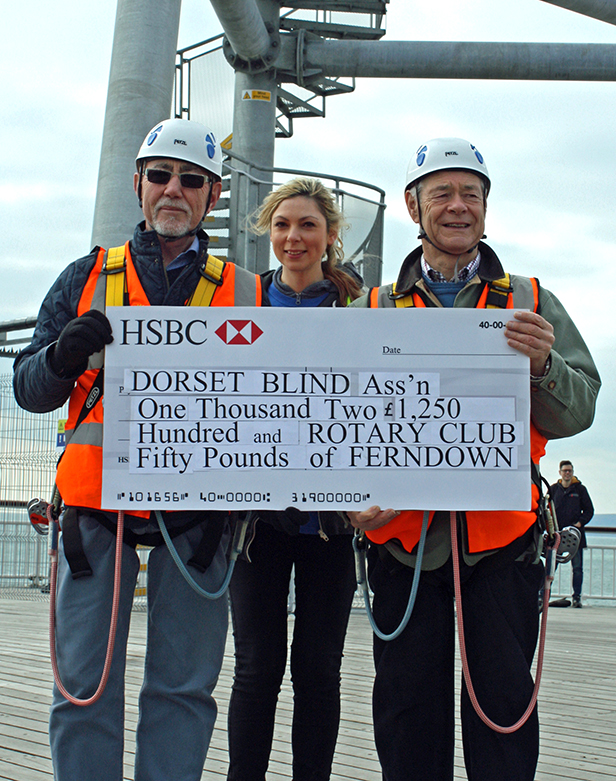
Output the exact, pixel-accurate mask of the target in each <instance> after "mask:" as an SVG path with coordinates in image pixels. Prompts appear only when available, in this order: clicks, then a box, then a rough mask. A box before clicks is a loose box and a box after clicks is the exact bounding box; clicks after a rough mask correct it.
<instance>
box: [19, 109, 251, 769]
mask: <svg viewBox="0 0 616 781" xmlns="http://www.w3.org/2000/svg"><path fill="white" fill-rule="evenodd" d="M136 164H137V172H136V174H135V177H134V184H135V192H136V194H137V196H138V198H139V202H140V205H141V206H142V209H143V214H144V217H145V220H144V222H142V223H141V224H139V225H138V226H137V227H136V228H135V232H134V234H133V237H132V239H131V240H130V241H129V242H127V243H126V246H125V247H121V248H116V250H112V251H107V252H106V251H105V250H102V249H100V248H98V247H97V248H95V249H94V250H93V251H92V252H91V253H90V254H89V255H86V256H85V257H83V258H81V259H80V260H77V261H75V262H74V263H71V264H70V265H69V266H68V267H67V268H66V269H65V270H64V271H63V272H62V274H61V275H60V277H59V278H58V280H57V281H56V282H55V284H54V285H53V287H52V288H51V290H50V291H49V293H48V294H47V297H46V298H45V300H44V301H43V304H42V307H41V310H40V313H39V316H38V321H37V325H36V329H35V332H34V336H33V339H32V342H31V343H30V345H28V347H26V348H25V349H24V350H23V351H22V352H21V353H20V355H19V356H18V357H17V359H16V361H15V366H14V371H15V375H14V388H15V396H16V399H17V401H18V403H19V404H20V405H21V406H22V407H24V408H25V409H27V410H30V411H31V412H49V411H51V410H54V409H58V408H59V407H61V406H62V405H63V404H64V402H65V401H66V400H67V399H69V398H70V405H69V419H68V422H67V440H68V444H67V447H66V449H65V451H64V454H63V456H62V459H61V461H60V463H59V465H58V472H57V479H56V483H57V486H58V489H59V491H60V493H61V495H62V498H63V501H64V505H65V508H66V509H65V511H64V513H63V515H62V517H61V525H62V536H61V542H60V546H59V569H58V593H57V610H56V619H57V620H56V624H57V628H56V647H57V656H58V667H59V673H60V678H61V679H62V683H63V685H64V686H65V687H66V690H67V691H68V693H69V694H70V695H72V696H74V697H76V698H80V699H87V698H90V697H91V696H92V695H93V693H94V692H95V691H96V689H97V686H98V683H99V681H100V679H101V674H102V671H103V664H104V661H105V655H106V647H107V639H108V630H109V616H110V611H111V602H112V592H113V573H114V562H115V558H116V557H115V546H116V530H117V514H116V513H115V512H110V511H107V510H105V508H103V507H101V479H102V457H101V455H102V452H101V451H102V424H103V405H102V403H100V402H98V403H95V404H94V406H93V407H88V405H87V404H86V400H87V399H88V398H94V396H95V394H96V392H97V388H98V394H99V397H100V395H102V394H101V391H102V385H100V384H101V383H102V373H101V370H102V367H103V362H104V361H103V355H104V354H103V348H104V346H105V345H106V344H109V343H110V342H111V341H112V340H113V334H112V333H111V327H110V324H109V321H108V320H107V317H106V316H105V314H104V312H105V306H106V305H111V304H123V305H125V306H126V305H128V306H147V305H153V306H154V305H155V306H161V305H163V306H167V305H169V306H184V305H200V306H204V305H212V306H229V305H233V304H237V305H244V306H249V305H258V304H259V303H260V290H261V287H260V280H259V278H258V277H256V276H255V275H254V274H252V273H250V272H248V271H246V270H244V269H242V268H239V267H235V266H234V265H233V264H232V263H223V262H222V261H220V260H217V259H215V258H213V257H211V256H209V255H208V236H207V234H206V233H205V232H204V231H203V230H201V223H202V220H203V218H204V217H205V215H206V214H207V213H208V211H209V210H210V209H211V208H212V207H213V206H214V205H215V203H216V201H217V200H218V198H219V197H220V192H221V174H222V158H221V151H220V146H219V144H218V142H217V141H216V138H215V136H214V134H213V133H212V131H211V130H209V129H208V128H207V127H205V126H203V125H201V124H199V123H197V122H189V121H187V120H183V119H169V120H164V121H162V122H160V123H158V124H157V125H156V126H155V127H154V128H152V130H151V131H150V133H148V135H147V136H146V138H145V140H144V142H143V144H142V146H141V149H140V150H139V153H138V155H137V159H136ZM121 275H123V277H122V276H121ZM111 278H112V279H113V280H114V282H116V283H117V282H118V280H121V281H120V283H117V284H115V286H114V285H110V284H108V280H109V279H111ZM122 280H123V281H122ZM112 291H117V292H112ZM110 295H111V298H110ZM113 296H115V297H116V298H114V297H113ZM118 296H119V297H120V300H116V299H117V297H118ZM97 383H98V384H99V385H97ZM163 515H164V516H165V522H166V525H167V528H168V530H169V533H170V536H171V537H172V538H173V542H174V544H175V546H176V549H177V551H178V553H179V555H180V557H181V559H182V561H183V562H184V564H188V569H189V571H190V573H191V575H192V577H193V579H194V580H195V581H196V583H197V584H198V585H199V586H200V587H201V588H202V589H205V590H206V591H209V592H215V591H217V590H218V589H219V587H220V585H221V583H222V581H223V578H224V575H225V571H226V559H225V545H226V541H227V538H228V528H227V524H228V517H227V513H221V512H218V513H215V512H210V513H207V512H197V511H179V512H172V513H164V514H163ZM152 516H153V514H152ZM123 542H124V545H123V546H122V547H123V556H122V570H121V591H120V604H119V619H118V628H117V635H116V640H115V649H114V652H113V661H112V664H111V669H110V675H109V680H108V682H107V685H106V688H105V689H104V692H103V694H102V696H101V697H100V698H99V699H98V700H97V701H96V702H94V703H93V704H91V705H88V706H85V707H84V706H80V705H76V704H74V703H72V702H71V701H69V700H68V699H65V697H64V696H62V694H61V693H60V691H59V689H58V687H55V688H54V697H53V703H52V706H51V714H50V742H51V750H52V758H53V765H54V778H55V779H56V781H77V779H84V780H87V781H122V779H123V778H124V772H123V743H124V673H125V665H126V643H127V636H128V629H129V622H130V615H131V606H132V600H133V594H134V590H135V583H136V579H137V575H138V572H139V566H140V561H139V558H138V556H137V553H136V552H135V546H136V544H138V543H141V544H144V545H151V546H154V548H153V550H152V551H151V553H150V556H149V560H148V593H147V596H148V639H147V651H146V661H145V676H144V683H143V688H142V690H141V695H140V701H139V722H138V725H137V751H136V756H135V771H134V773H135V774H134V778H135V780H136V781H170V779H181V781H198V779H201V774H202V770H203V764H204V761H205V756H206V752H207V748H208V745H209V741H210V737H211V734H212V729H213V727H214V720H215V718H216V703H215V701H214V699H213V697H212V692H213V689H214V686H215V683H216V680H217V677H218V674H219V671H220V667H221V664H222V658H223V652H224V645H225V638H226V632H227V599H226V596H223V597H222V598H220V599H217V600H208V599H204V598H203V597H201V596H200V595H198V594H197V593H196V592H195V591H194V590H193V589H192V588H191V587H190V586H189V585H188V584H187V583H186V581H185V580H184V578H183V577H182V575H181V573H180V571H179V569H178V567H177V566H176V564H175V563H174V561H172V559H171V556H170V553H169V551H168V550H167V547H166V545H164V544H162V543H163V541H162V537H161V534H160V532H159V530H158V526H157V523H156V521H155V519H154V518H153V517H150V512H149V511H140V510H138V509H136V510H132V509H129V508H127V509H126V518H125V533H124V536H123Z"/></svg>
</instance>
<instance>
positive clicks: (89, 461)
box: [56, 242, 261, 518]
mask: <svg viewBox="0 0 616 781" xmlns="http://www.w3.org/2000/svg"><path fill="white" fill-rule="evenodd" d="M112 255H115V258H116V259H118V264H117V268H116V269H114V273H113V274H109V273H108V272H109V259H110V258H111V257H112ZM124 258H125V265H124ZM209 260H210V259H208V264H209ZM211 260H212V261H213V262H214V265H216V266H217V268H218V272H220V273H219V274H218V278H216V277H214V279H216V281H215V282H210V285H209V290H210V295H205V296H203V295H197V294H198V292H199V291H200V289H201V287H198V288H197V289H196V290H195V293H194V294H193V297H192V298H191V301H190V302H187V304H192V305H198V306H202V305H206V306H207V305H209V306H234V305H236V304H237V306H260V305H261V278H260V277H259V276H257V275H254V274H251V273H250V272H248V271H246V270H245V269H242V268H238V267H236V266H235V265H234V264H233V263H222V262H221V261H218V262H217V263H216V259H214V258H211ZM105 264H107V266H106V267H105ZM207 268H208V269H209V268H210V265H208V267H207ZM124 274H125V277H124V276H120V275H124ZM109 279H113V280H114V284H116V285H117V283H118V280H120V285H119V288H120V292H122V289H123V290H126V291H127V293H128V302H129V305H130V306H150V302H149V301H148V298H147V296H146V294H145V291H144V289H143V286H142V285H141V282H140V281H139V277H138V275H137V271H136V269H135V266H134V263H133V260H132V258H131V255H130V249H129V244H128V242H126V245H125V246H124V247H121V248H118V247H116V248H114V249H112V250H109V251H107V252H106V251H105V250H104V249H99V252H98V257H97V259H96V263H95V265H94V268H93V269H92V271H91V273H90V276H89V277H88V280H87V282H86V284H85V286H84V289H83V292H82V294H81V298H80V300H79V304H78V306H77V315H82V314H84V313H85V312H88V311H89V310H90V309H99V310H100V311H102V312H104V311H105V305H106V304H109V305H110V304H111V303H112V302H113V299H111V300H110V298H109V283H108V280H109ZM221 282H222V283H221ZM220 283H221V284H220ZM212 293H213V294H212ZM121 301H122V299H120V303H121ZM102 365H103V358H102V351H101V352H100V353H97V354H96V355H93V356H91V358H90V361H89V363H88V368H87V370H86V371H85V372H84V373H83V374H82V375H81V376H80V377H79V378H78V379H77V382H76V385H75V388H74V389H73V392H72V393H71V397H70V400H69V414H68V420H67V423H66V440H67V445H66V448H65V450H64V453H63V455H62V458H61V459H60V462H59V464H58V470H57V474H56V485H57V487H58V490H59V491H60V495H61V496H62V499H63V500H64V504H65V505H67V506H69V507H91V508H93V509H100V508H101V488H102V475H103V405H102V404H101V403H98V404H97V403H94V404H93V406H92V409H91V411H90V412H89V413H88V414H87V415H86V417H85V418H84V419H83V421H82V422H81V423H80V424H79V426H78V427H77V429H76V430H75V424H76V422H77V418H78V417H79V414H80V413H81V410H82V408H83V406H84V403H85V402H86V399H88V395H89V394H90V391H91V390H92V388H93V385H94V383H95V381H96V378H97V375H98V371H99V369H100V368H102ZM100 393H102V389H101V390H100ZM131 515H136V516H140V517H145V518H148V517H149V516H150V511H149V510H147V511H143V510H142V511H138V510H131Z"/></svg>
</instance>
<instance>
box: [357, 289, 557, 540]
mask: <svg viewBox="0 0 616 781" xmlns="http://www.w3.org/2000/svg"><path fill="white" fill-rule="evenodd" d="M531 284H532V289H533V296H534V311H535V312H536V311H537V307H538V306H539V285H538V283H537V280H536V279H533V278H531ZM393 292H394V295H395V287H394V291H393ZM378 294H379V288H373V289H372V290H371V291H370V306H371V307H377V306H378ZM499 299H500V300H499ZM395 304H396V307H402V308H406V307H412V306H416V307H425V306H426V304H425V302H424V301H423V299H422V298H421V296H420V295H419V294H418V293H417V292H415V293H409V294H408V295H406V296H404V297H402V298H399V299H395ZM485 308H490V309H492V308H504V309H513V290H512V288H511V284H510V280H509V275H508V274H506V275H505V277H503V278H502V279H499V280H495V281H494V282H492V283H486V285H485V287H484V289H483V291H482V293H481V295H480V297H479V301H478V302H477V309H485ZM546 444H547V439H546V438H545V437H544V436H543V435H542V434H540V433H539V432H538V431H537V429H536V428H535V426H534V425H533V423H532V421H531V424H530V457H531V461H532V462H533V463H534V464H535V465H536V466H537V467H538V466H539V461H540V459H541V457H542V456H543V455H545V446H546ZM538 505H539V488H538V487H537V486H536V485H535V484H534V483H533V484H532V501H531V510H530V511H528V512H526V511H514V510H467V511H466V513H465V515H466V526H467V533H468V550H469V553H479V552H481V551H487V550H494V549H496V548H503V547H505V546H506V545H509V543H511V542H513V541H514V540H516V539H518V537H521V536H522V535H523V534H524V532H526V531H528V529H530V527H531V526H532V525H533V523H535V521H536V520H537V514H536V509H537V507H538ZM433 517H434V511H431V512H430V521H429V522H430V523H432V519H433ZM422 520H423V511H422V510H403V511H402V512H401V513H400V515H398V516H397V517H396V518H394V519H393V520H391V521H390V522H389V523H387V524H385V526H381V528H380V529H374V530H373V531H368V532H366V536H367V537H368V539H370V540H372V542H376V543H378V544H383V543H385V542H388V541H389V540H393V539H397V540H399V541H400V543H401V544H402V546H403V547H404V549H405V550H407V551H409V553H410V552H411V551H412V550H413V548H414V547H415V546H416V545H417V543H418V542H419V538H420V536H421V524H422Z"/></svg>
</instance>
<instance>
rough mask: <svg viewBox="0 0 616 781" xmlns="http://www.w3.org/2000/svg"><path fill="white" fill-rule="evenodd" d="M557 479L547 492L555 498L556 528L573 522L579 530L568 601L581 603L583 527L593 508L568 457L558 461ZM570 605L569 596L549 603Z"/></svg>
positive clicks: (584, 533)
mask: <svg viewBox="0 0 616 781" xmlns="http://www.w3.org/2000/svg"><path fill="white" fill-rule="evenodd" d="M558 474H559V475H560V480H558V482H556V483H554V484H553V485H552V486H550V496H551V497H552V501H553V502H554V508H555V510H556V519H557V520H558V526H559V528H561V529H562V528H564V527H565V526H576V527H577V528H578V529H579V530H580V534H581V540H580V547H579V548H578V550H577V553H576V554H575V556H574V557H573V558H572V559H571V567H572V570H573V573H572V575H573V577H572V591H573V596H572V599H571V604H572V606H573V607H582V583H583V581H584V548H585V547H586V532H585V531H584V527H585V526H586V524H587V523H588V522H589V521H590V520H591V518H592V517H593V515H594V512H595V508H594V507H593V505H592V500H591V498H590V495H589V494H588V491H587V489H586V486H585V485H583V484H582V483H581V481H580V480H578V478H577V477H575V476H574V474H573V464H572V463H571V461H561V462H560V464H559V467H558ZM565 602H566V603H567V605H566V606H567V607H568V606H569V600H568V599H567V600H554V602H553V603H550V605H551V606H552V607H561V606H562V607H564V606H565Z"/></svg>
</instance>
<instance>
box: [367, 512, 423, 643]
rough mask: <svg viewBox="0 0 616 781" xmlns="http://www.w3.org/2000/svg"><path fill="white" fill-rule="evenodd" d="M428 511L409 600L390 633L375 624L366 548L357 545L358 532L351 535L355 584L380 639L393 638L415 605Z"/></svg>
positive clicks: (397, 634)
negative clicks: (396, 624)
mask: <svg viewBox="0 0 616 781" xmlns="http://www.w3.org/2000/svg"><path fill="white" fill-rule="evenodd" d="M429 518H430V513H429V512H428V510H426V511H425V512H424V514H423V521H422V524H421V536H420V538H419V544H418V546H417V560H416V562H415V573H414V575H413V583H412V585H411V593H410V594H409V601H408V604H407V606H406V610H405V612H404V615H403V616H402V621H401V622H400V625H399V626H398V628H397V629H395V630H394V631H393V632H392V633H391V634H388V635H386V634H385V633H384V632H381V630H380V629H379V628H378V626H377V625H376V621H375V620H374V615H373V613H372V606H371V605H370V594H369V593H368V579H367V577H366V550H365V548H363V549H362V548H360V547H359V544H360V543H359V534H357V533H356V534H355V536H354V537H353V550H354V551H355V571H356V575H357V585H358V586H359V588H361V590H362V592H363V596H364V605H365V607H366V613H367V615H368V619H369V621H370V626H371V627H372V631H373V632H374V634H375V635H376V636H377V637H378V638H379V639H380V640H385V641H389V640H395V639H396V637H398V636H399V635H400V634H402V632H404V630H405V629H406V626H407V624H408V622H409V619H410V617H411V614H412V612H413V608H414V607H415V598H416V597H417V589H418V588H419V578H420V576H421V562H422V561H423V554H424V548H425V545H426V536H427V534H428V520H429Z"/></svg>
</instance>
